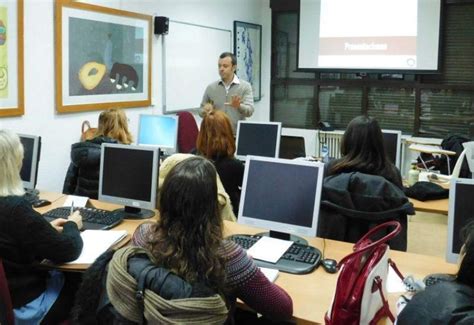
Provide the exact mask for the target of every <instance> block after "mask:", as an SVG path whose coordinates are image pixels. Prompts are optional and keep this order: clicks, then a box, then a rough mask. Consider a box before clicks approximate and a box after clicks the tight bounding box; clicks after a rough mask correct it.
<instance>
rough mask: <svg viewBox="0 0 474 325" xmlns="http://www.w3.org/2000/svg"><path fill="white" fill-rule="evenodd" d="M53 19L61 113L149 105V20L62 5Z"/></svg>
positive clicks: (86, 6) (64, 1)
mask: <svg viewBox="0 0 474 325" xmlns="http://www.w3.org/2000/svg"><path fill="white" fill-rule="evenodd" d="M55 20H56V21H55V23H56V31H55V32H56V46H55V52H56V53H55V54H56V109H57V111H58V112H60V113H68V112H77V111H89V110H102V109H107V108H111V107H122V108H126V107H146V106H150V103H151V37H152V34H151V33H152V17H151V16H148V15H142V14H138V13H133V12H128V11H123V10H117V9H111V8H105V7H100V6H96V5H91V4H87V3H80V2H72V1H67V0H59V1H56V18H55Z"/></svg>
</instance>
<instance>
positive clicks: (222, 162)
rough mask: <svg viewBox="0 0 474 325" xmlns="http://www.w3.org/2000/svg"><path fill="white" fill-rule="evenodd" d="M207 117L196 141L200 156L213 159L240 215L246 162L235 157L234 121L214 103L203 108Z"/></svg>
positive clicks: (235, 210)
mask: <svg viewBox="0 0 474 325" xmlns="http://www.w3.org/2000/svg"><path fill="white" fill-rule="evenodd" d="M203 112H204V118H203V120H202V122H201V129H200V130H199V134H198V138H197V141H196V150H197V152H198V154H199V155H202V156H204V157H206V158H207V159H209V160H211V161H212V162H213V163H214V166H215V167H216V170H217V173H218V174H219V177H220V179H221V181H222V184H223V185H224V188H225V191H226V192H227V194H229V197H230V200H231V202H232V207H233V210H234V213H235V215H237V214H238V210H239V202H240V188H241V187H242V181H243V178H244V164H243V163H242V162H240V161H239V160H237V159H235V157H234V153H235V140H234V135H233V133H232V124H231V122H230V119H229V117H228V116H227V114H226V113H224V112H223V111H219V110H215V109H214V108H213V106H212V104H206V105H205V106H204V109H203Z"/></svg>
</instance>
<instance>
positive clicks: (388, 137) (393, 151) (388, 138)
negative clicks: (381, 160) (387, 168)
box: [382, 130, 402, 169]
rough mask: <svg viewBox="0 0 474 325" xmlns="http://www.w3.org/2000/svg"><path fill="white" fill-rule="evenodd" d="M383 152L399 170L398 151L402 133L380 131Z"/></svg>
mask: <svg viewBox="0 0 474 325" xmlns="http://www.w3.org/2000/svg"><path fill="white" fill-rule="evenodd" d="M382 135H383V142H384V146H385V152H386V154H387V156H388V159H389V160H390V162H391V163H392V164H394V165H395V166H397V168H398V169H400V151H401V143H402V131H398V130H382Z"/></svg>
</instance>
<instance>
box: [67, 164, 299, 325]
mask: <svg viewBox="0 0 474 325" xmlns="http://www.w3.org/2000/svg"><path fill="white" fill-rule="evenodd" d="M216 197H217V186H216V171H215V168H214V166H213V165H212V163H210V162H209V161H208V160H206V159H204V158H201V157H192V158H189V159H186V160H184V161H182V162H180V163H178V164H177V165H176V166H175V167H174V168H173V169H172V170H171V171H170V173H169V174H168V176H167V177H166V179H165V181H164V183H163V187H162V189H161V191H160V198H159V201H160V204H159V206H160V207H159V212H160V220H159V221H158V222H157V223H145V224H142V225H141V226H140V227H139V228H138V229H137V230H136V232H135V234H134V235H133V239H132V243H133V244H134V245H136V246H141V247H144V248H145V249H143V248H139V247H133V248H126V250H127V251H126V252H124V249H122V250H119V251H118V252H116V253H115V254H114V256H113V258H112V260H111V262H110V263H108V270H109V272H108V274H107V275H106V276H105V275H103V274H104V270H106V265H107V257H104V256H103V257H102V259H99V261H97V262H96V263H94V264H95V265H93V266H92V267H91V269H90V270H89V271H88V272H87V273H86V274H85V279H84V282H83V286H82V287H81V290H80V291H79V293H78V296H77V297H78V299H77V306H76V308H75V312H74V314H75V317H74V320H75V321H77V322H78V323H81V324H82V323H84V322H87V321H89V320H94V321H102V320H108V321H110V317H113V316H111V315H112V314H113V313H114V311H115V314H117V312H116V311H118V313H119V314H120V315H122V316H123V317H125V318H126V319H127V320H129V321H130V320H131V321H134V322H136V321H137V319H138V320H140V319H141V317H142V315H143V313H142V311H141V309H140V307H138V306H139V305H140V304H141V303H138V304H137V302H136V299H135V292H136V291H137V286H140V283H143V281H140V278H142V279H143V280H145V282H144V285H143V286H144V287H145V288H146V289H147V291H145V292H146V293H150V292H153V293H155V294H156V295H157V296H159V297H160V298H158V297H156V296H155V295H153V297H151V296H149V295H147V294H146V295H145V301H144V308H145V316H146V317H147V321H148V323H149V324H155V323H158V322H161V323H170V322H179V320H181V321H183V319H184V320H187V321H184V322H185V323H186V322H188V323H192V322H193V321H194V322H198V321H199V320H202V319H203V317H205V315H204V314H207V317H208V319H207V321H203V323H209V324H210V323H212V324H216V323H223V322H224V321H225V320H226V318H227V308H225V306H226V304H225V303H224V301H223V300H222V299H221V296H222V297H225V298H226V302H227V306H228V307H230V311H231V312H232V311H233V310H234V307H235V301H236V298H240V299H241V300H242V301H244V302H245V303H246V304H247V305H248V306H249V307H251V308H254V309H255V310H256V311H257V312H259V313H261V314H263V315H265V316H268V317H271V318H274V319H286V318H289V317H291V315H292V301H291V298H290V297H289V296H288V294H287V293H286V292H285V291H283V290H282V289H281V288H279V287H278V286H277V285H275V284H273V283H271V282H270V281H269V280H268V279H267V278H266V277H265V275H263V273H262V272H261V271H260V270H259V269H258V268H257V266H256V265H255V264H254V263H253V261H252V260H251V259H250V258H249V257H248V256H247V254H246V253H245V251H244V250H243V249H242V248H240V247H239V246H237V244H234V243H233V242H230V241H227V240H224V239H223V223H222V219H221V217H220V216H219V214H218V213H217V200H216ZM134 250H135V252H134ZM104 260H105V261H104ZM127 260H128V263H127ZM98 264H101V265H98ZM117 264H120V265H121V267H118V266H117ZM111 267H112V272H113V273H111ZM148 270H151V271H148ZM124 271H125V272H124ZM147 272H152V273H151V275H150V274H149V275H148V276H146V275H144V274H146V273H147ZM104 278H105V281H104ZM124 278H127V279H128V280H127V281H122V279H124ZM101 283H107V287H106V289H105V292H106V296H107V299H106V300H108V301H110V303H108V304H107V303H105V304H104V303H103V301H104V299H102V298H100V297H99V296H101V294H100V292H99V293H96V294H95V296H94V295H92V296H91V293H94V292H97V289H96V288H97V287H101ZM102 288H103V289H104V287H103V286H102ZM120 293H124V294H120ZM216 294H219V295H216ZM103 296H104V295H102V297H103ZM84 297H87V298H90V299H89V300H87V299H83V298H84ZM178 298H179V299H180V300H179V301H174V300H175V299H178ZM91 299H92V300H91ZM147 299H153V301H156V302H159V303H151V300H148V301H147ZM162 299H165V300H166V303H163V300H162ZM219 299H221V300H219ZM86 300H87V301H86ZM182 300H185V301H186V303H191V306H195V305H198V306H202V307H201V309H200V310H201V312H200V314H199V315H196V313H197V312H198V311H197V310H195V309H194V308H184V305H180V304H181V303H182V302H181V301H182ZM203 300H204V301H207V303H203ZM98 305H100V306H108V307H106V308H99V311H98V312H97V306H98ZM223 307H224V308H223ZM170 308H171V309H172V311H173V312H170ZM159 315H162V316H163V317H166V319H160V318H159V317H161V316H159ZM230 316H232V314H230ZM108 317H109V318H108ZM178 318H179V319H178Z"/></svg>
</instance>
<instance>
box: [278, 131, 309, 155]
mask: <svg viewBox="0 0 474 325" xmlns="http://www.w3.org/2000/svg"><path fill="white" fill-rule="evenodd" d="M279 157H280V158H285V159H295V158H298V157H306V148H305V145H304V138H303V137H296V136H290V135H282V136H281V138H280V154H279Z"/></svg>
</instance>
